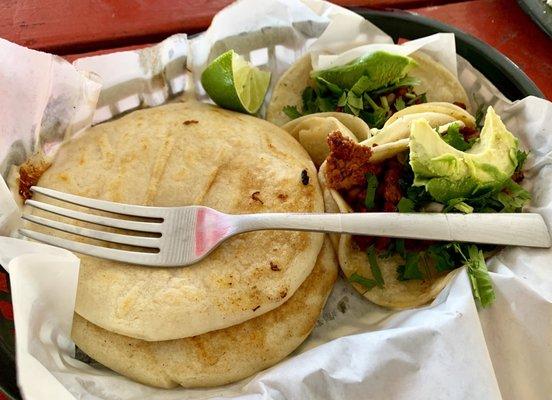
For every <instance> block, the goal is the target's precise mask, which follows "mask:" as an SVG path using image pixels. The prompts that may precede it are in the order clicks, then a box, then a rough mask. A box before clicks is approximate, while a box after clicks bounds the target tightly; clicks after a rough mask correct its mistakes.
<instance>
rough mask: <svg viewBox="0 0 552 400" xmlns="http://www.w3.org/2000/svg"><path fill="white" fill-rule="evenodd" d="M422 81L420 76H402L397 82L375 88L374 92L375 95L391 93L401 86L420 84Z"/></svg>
mask: <svg viewBox="0 0 552 400" xmlns="http://www.w3.org/2000/svg"><path fill="white" fill-rule="evenodd" d="M421 82H422V81H421V80H420V79H418V78H415V77H413V76H408V75H406V76H404V77H403V78H400V79H399V80H398V81H396V82H395V83H393V84H391V85H388V86H384V87H382V88H381V89H376V90H373V91H372V92H370V93H372V94H373V95H375V96H377V95H380V94H383V93H389V92H393V91H395V90H396V89H398V88H400V87H405V86H418V85H419V84H420V83H421Z"/></svg>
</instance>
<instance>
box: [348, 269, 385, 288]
mask: <svg viewBox="0 0 552 400" xmlns="http://www.w3.org/2000/svg"><path fill="white" fill-rule="evenodd" d="M349 281H350V282H356V283H359V284H361V285H362V286H364V287H365V288H367V289H372V288H373V287H374V286H377V285H378V284H377V282H376V281H375V280H373V279H368V278H365V277H363V276H360V275H359V274H357V273H356V272H355V273H354V274H352V275H351V276H350V277H349Z"/></svg>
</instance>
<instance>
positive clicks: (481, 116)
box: [475, 103, 487, 130]
mask: <svg viewBox="0 0 552 400" xmlns="http://www.w3.org/2000/svg"><path fill="white" fill-rule="evenodd" d="M486 110H487V107H486V106H485V104H483V103H481V104H479V105H478V106H477V111H475V126H476V127H477V129H478V130H481V129H483V123H484V122H485V114H486V113H487V111H486Z"/></svg>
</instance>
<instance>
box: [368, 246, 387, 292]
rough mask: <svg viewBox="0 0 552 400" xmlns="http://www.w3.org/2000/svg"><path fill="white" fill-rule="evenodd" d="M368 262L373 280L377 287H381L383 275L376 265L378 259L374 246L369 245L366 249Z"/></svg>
mask: <svg viewBox="0 0 552 400" xmlns="http://www.w3.org/2000/svg"><path fill="white" fill-rule="evenodd" d="M367 252H368V262H369V263H370V270H371V271H372V275H373V276H374V280H375V281H376V284H377V285H378V286H379V287H383V283H384V282H383V276H382V275H381V269H380V267H379V265H378V259H377V257H376V249H375V248H374V246H370V247H369V248H368V250H367Z"/></svg>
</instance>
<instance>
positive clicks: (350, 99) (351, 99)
mask: <svg viewBox="0 0 552 400" xmlns="http://www.w3.org/2000/svg"><path fill="white" fill-rule="evenodd" d="M347 104H348V105H349V107H354V108H356V109H358V110H362V108H363V107H364V106H363V104H362V96H358V95H356V94H355V92H353V91H352V90H350V91H349V93H347Z"/></svg>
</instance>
